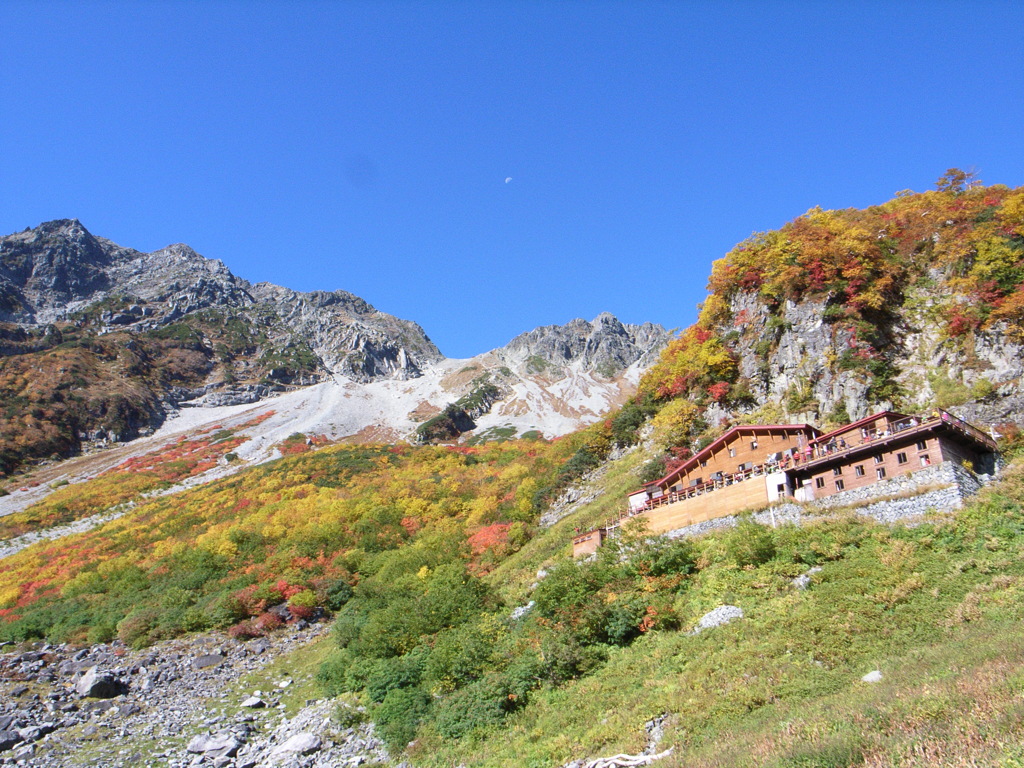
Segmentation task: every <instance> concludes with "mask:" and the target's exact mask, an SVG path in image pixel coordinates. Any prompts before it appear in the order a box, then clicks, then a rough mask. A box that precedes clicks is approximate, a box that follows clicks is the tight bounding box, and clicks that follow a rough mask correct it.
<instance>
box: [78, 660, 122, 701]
mask: <svg viewBox="0 0 1024 768" xmlns="http://www.w3.org/2000/svg"><path fill="white" fill-rule="evenodd" d="M75 690H76V691H77V692H78V695H79V696H82V697H83V698H85V697H91V698H97V699H109V698H113V697H114V696H119V695H121V693H123V692H124V686H123V684H122V683H121V681H120V680H118V679H117V678H116V677H114V675H112V674H111V673H110V672H100V669H99V667H91V668H90V669H89V670H88V671H87V672H86V673H85V674H84V675H82V677H81V679H80V680H79V681H78V683H77V684H76V685H75Z"/></svg>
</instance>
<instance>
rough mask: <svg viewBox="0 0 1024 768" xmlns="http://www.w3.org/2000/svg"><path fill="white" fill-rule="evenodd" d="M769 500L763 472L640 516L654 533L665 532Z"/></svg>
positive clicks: (756, 505) (757, 507) (754, 507)
mask: <svg viewBox="0 0 1024 768" xmlns="http://www.w3.org/2000/svg"><path fill="white" fill-rule="evenodd" d="M775 450H779V449H778V448H776V449H775ZM726 455H728V453H726ZM766 504H768V491H767V487H766V486H765V478H764V476H763V475H761V476H758V477H751V478H748V479H747V480H744V481H743V482H740V483H734V484H733V485H727V486H725V487H724V488H719V489H718V490H716V491H711V492H710V493H705V494H703V495H701V496H695V497H694V498H692V499H684V500H683V501H678V502H676V503H675V504H666V505H665V506H663V507H657V508H656V509H652V510H650V511H649V512H642V513H641V514H639V515H637V517H641V518H644V519H646V520H647V522H648V524H649V526H650V530H651V533H665V531H673V530H675V529H676V528H684V527H686V526H687V525H693V524H694V523H702V522H704V521H705V520H713V519H714V518H716V517H725V516H726V515H734V514H736V513H737V512H742V511H743V510H745V509H759V508H760V507H763V506H765V505H766Z"/></svg>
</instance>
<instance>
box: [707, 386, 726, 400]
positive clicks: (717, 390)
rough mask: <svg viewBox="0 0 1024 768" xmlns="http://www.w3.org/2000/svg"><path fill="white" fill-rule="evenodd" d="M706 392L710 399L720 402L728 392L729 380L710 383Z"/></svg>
mask: <svg viewBox="0 0 1024 768" xmlns="http://www.w3.org/2000/svg"><path fill="white" fill-rule="evenodd" d="M708 394H709V395H711V399H712V400H714V401H715V402H716V403H720V402H722V399H723V398H724V397H725V396H726V395H727V394H729V382H727V381H719V382H718V383H716V384H712V385H711V386H710V387H708Z"/></svg>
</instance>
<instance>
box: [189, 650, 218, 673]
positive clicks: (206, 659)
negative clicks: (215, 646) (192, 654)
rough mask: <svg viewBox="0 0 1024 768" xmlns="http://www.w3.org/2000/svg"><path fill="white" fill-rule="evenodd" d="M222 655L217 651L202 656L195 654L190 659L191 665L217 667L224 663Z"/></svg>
mask: <svg viewBox="0 0 1024 768" xmlns="http://www.w3.org/2000/svg"><path fill="white" fill-rule="evenodd" d="M224 659H225V657H224V656H221V655H220V654H219V653H206V654H203V655H202V656H197V657H196V658H195V659H194V660H193V661H192V666H194V667H195V668H196V669H206V668H207V667H217V666H220V665H221V664H223V663H224Z"/></svg>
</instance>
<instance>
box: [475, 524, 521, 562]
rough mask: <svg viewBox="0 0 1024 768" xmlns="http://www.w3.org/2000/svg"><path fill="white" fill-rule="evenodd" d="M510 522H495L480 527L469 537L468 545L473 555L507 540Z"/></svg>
mask: <svg viewBox="0 0 1024 768" xmlns="http://www.w3.org/2000/svg"><path fill="white" fill-rule="evenodd" d="M510 527H511V524H510V523H495V524H494V525H488V526H487V527H486V528H481V529H480V530H479V531H477V532H476V533H474V534H473V535H472V536H470V537H469V547H470V549H471V550H472V551H473V554H474V555H479V554H482V553H483V552H486V551H487V550H488V549H493V548H494V547H497V546H498V545H500V544H504V543H505V542H507V541H508V529H509V528H510Z"/></svg>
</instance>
